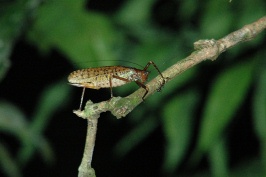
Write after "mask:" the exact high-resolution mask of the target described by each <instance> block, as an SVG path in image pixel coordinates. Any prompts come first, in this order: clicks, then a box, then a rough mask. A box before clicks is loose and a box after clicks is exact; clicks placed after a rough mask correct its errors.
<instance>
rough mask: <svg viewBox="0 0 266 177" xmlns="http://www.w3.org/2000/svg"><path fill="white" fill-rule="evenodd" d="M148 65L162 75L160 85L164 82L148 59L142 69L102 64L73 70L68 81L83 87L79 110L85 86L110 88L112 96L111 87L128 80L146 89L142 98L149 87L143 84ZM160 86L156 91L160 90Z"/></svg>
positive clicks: (120, 84)
mask: <svg viewBox="0 0 266 177" xmlns="http://www.w3.org/2000/svg"><path fill="white" fill-rule="evenodd" d="M150 65H153V66H154V68H155V69H156V70H157V71H158V73H159V74H160V76H161V77H162V79H163V81H162V83H161V87H162V86H163V85H164V84H165V78H164V77H163V75H162V73H161V72H160V70H159V69H158V67H157V66H156V65H155V63H154V62H153V61H149V62H148V63H147V65H146V66H145V67H144V69H142V70H141V69H136V68H132V67H125V66H104V67H98V68H87V69H81V70H76V71H73V72H72V73H70V74H69V76H68V82H69V83H70V84H71V85H73V86H77V87H83V91H82V95H81V101H80V106H79V110H81V106H82V102H83V97H84V92H85V88H91V89H100V88H110V91H111V98H112V97H113V91H112V88H113V87H118V86H122V85H124V84H127V83H130V82H136V83H137V85H138V86H140V87H142V88H144V89H145V90H146V92H145V93H144V95H143V96H142V99H143V100H144V98H145V96H146V95H147V93H148V92H149V88H148V87H147V86H145V85H144V83H145V82H146V80H147V79H148V75H149V73H150V72H149V71H147V69H148V68H149V66H150ZM161 87H160V88H159V89H158V90H157V91H160V89H161Z"/></svg>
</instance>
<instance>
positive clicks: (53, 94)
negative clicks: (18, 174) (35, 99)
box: [19, 81, 70, 164]
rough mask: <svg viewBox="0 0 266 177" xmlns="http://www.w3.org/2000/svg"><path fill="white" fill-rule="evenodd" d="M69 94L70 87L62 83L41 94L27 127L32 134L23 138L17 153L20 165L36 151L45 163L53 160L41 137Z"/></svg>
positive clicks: (50, 151) (47, 144)
mask: <svg viewBox="0 0 266 177" xmlns="http://www.w3.org/2000/svg"><path fill="white" fill-rule="evenodd" d="M69 92H70V86H68V85H67V84H65V82H64V81H62V82H59V83H56V84H54V85H52V86H50V87H48V88H47V89H46V90H45V91H44V93H42V95H41V97H40V101H39V104H38V105H37V108H36V112H35V115H33V119H32V120H33V122H32V123H31V125H30V127H29V131H30V132H32V133H31V134H29V135H28V136H27V137H26V138H25V140H24V141H23V144H22V148H21V149H20V152H19V161H20V163H22V164H24V163H25V162H27V161H28V160H29V158H30V157H31V155H32V154H33V153H34V151H35V150H36V149H38V150H39V151H40V152H41V155H42V156H43V158H44V159H45V160H46V161H50V162H51V161H52V160H53V156H54V155H53V152H52V149H51V147H50V145H49V143H48V142H47V141H46V140H45V139H44V138H43V137H41V135H42V133H43V131H44V128H45V127H46V126H47V123H48V122H49V120H50V119H51V118H52V115H53V114H54V112H55V111H57V110H59V109H60V108H62V107H63V106H64V105H65V103H66V102H67V98H68V94H69ZM29 144H31V145H32V146H29Z"/></svg>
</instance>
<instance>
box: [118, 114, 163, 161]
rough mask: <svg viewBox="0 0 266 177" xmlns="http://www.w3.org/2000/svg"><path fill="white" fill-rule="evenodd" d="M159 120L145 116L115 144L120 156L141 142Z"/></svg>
mask: <svg viewBox="0 0 266 177" xmlns="http://www.w3.org/2000/svg"><path fill="white" fill-rule="evenodd" d="M157 126H158V121H157V119H155V117H145V119H144V120H143V121H142V122H140V123H139V125H137V126H136V127H135V128H134V129H132V130H131V131H130V132H129V133H128V134H127V135H125V136H124V137H123V138H122V139H121V140H120V141H119V142H118V143H117V144H116V146H115V148H114V152H115V154H116V155H117V156H118V157H123V156H125V155H126V154H127V153H128V152H130V151H131V150H132V149H133V148H134V147H136V146H137V145H138V144H139V143H140V142H142V141H143V140H144V139H145V138H146V137H147V136H148V135H150V133H151V132H152V131H154V130H155V128H156V127H157Z"/></svg>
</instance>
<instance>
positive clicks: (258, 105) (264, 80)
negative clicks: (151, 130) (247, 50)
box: [253, 55, 266, 175]
mask: <svg viewBox="0 0 266 177" xmlns="http://www.w3.org/2000/svg"><path fill="white" fill-rule="evenodd" d="M263 56H265V55H262V56H260V58H261V59H262V60H264V58H265V57H263ZM257 68H258V71H259V72H258V76H257V77H256V78H257V79H256V86H255V93H254V99H253V115H254V129H255V132H256V134H257V137H258V138H259V141H260V154H261V163H262V165H263V168H262V169H264V174H265V175H266V126H265V125H266V62H265V61H264V63H263V64H261V65H260V66H258V67H257Z"/></svg>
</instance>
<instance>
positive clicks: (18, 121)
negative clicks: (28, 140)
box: [0, 101, 28, 137]
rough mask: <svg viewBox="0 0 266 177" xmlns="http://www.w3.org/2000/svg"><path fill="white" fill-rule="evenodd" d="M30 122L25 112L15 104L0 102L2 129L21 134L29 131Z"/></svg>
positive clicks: (0, 124) (17, 134)
mask: <svg viewBox="0 0 266 177" xmlns="http://www.w3.org/2000/svg"><path fill="white" fill-rule="evenodd" d="M27 126H28V122H27V119H26V118H25V116H24V114H23V113H22V112H21V111H20V110H19V109H18V108H17V107H16V106H14V105H12V104H10V103H7V102H4V101H1V102H0V130H1V131H4V132H7V133H11V134H13V135H15V136H19V137H20V136H21V135H23V134H25V132H26V131H27V128H28V127H27Z"/></svg>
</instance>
